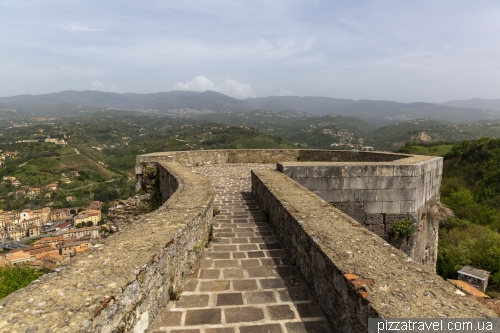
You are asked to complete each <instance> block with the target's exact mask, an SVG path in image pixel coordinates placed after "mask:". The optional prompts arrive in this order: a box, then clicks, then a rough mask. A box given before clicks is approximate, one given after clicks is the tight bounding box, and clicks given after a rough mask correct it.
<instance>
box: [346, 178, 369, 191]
mask: <svg viewBox="0 0 500 333" xmlns="http://www.w3.org/2000/svg"><path fill="white" fill-rule="evenodd" d="M368 180H369V178H367V177H358V178H344V182H343V184H342V189H343V190H364V189H367V188H368Z"/></svg>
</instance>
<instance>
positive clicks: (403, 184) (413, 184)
mask: <svg viewBox="0 0 500 333" xmlns="http://www.w3.org/2000/svg"><path fill="white" fill-rule="evenodd" d="M420 184H421V181H420V178H418V177H399V188H418V187H419V186H420Z"/></svg>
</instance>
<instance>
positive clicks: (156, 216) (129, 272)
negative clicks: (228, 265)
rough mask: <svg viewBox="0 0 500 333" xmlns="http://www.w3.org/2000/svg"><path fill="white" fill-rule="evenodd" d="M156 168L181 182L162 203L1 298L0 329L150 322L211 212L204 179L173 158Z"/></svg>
mask: <svg viewBox="0 0 500 333" xmlns="http://www.w3.org/2000/svg"><path fill="white" fill-rule="evenodd" d="M158 168H159V170H160V174H162V175H163V179H164V180H167V179H168V182H167V183H174V182H178V183H179V184H181V185H182V186H179V187H178V188H175V189H173V190H172V191H170V192H169V193H171V196H170V197H169V198H168V197H167V196H166V197H164V199H165V200H166V199H167V198H168V200H167V201H166V203H165V204H164V205H163V206H162V207H161V208H160V209H158V210H157V211H155V212H152V213H150V214H145V215H142V216H140V217H139V219H138V220H136V221H135V223H131V224H128V225H127V226H126V227H124V228H123V230H122V231H120V232H119V233H117V234H115V235H113V236H112V237H109V238H107V239H105V240H103V241H102V242H101V244H98V246H96V247H94V248H92V249H91V250H89V251H87V252H85V253H83V254H80V255H78V256H77V257H75V258H73V259H71V260H70V262H69V264H68V266H67V267H63V268H62V269H61V270H60V271H59V272H58V273H53V274H46V275H44V276H42V277H41V278H40V279H39V280H36V281H34V282H32V283H31V284H30V285H29V286H27V287H26V288H24V289H21V290H18V291H17V292H15V293H13V294H11V295H9V296H7V297H5V298H3V299H2V300H1V301H0V305H1V308H0V315H1V318H0V331H5V332H26V331H27V330H28V328H29V327H32V326H33V325H36V326H37V327H38V328H39V329H38V331H40V332H47V331H49V330H52V331H53V332H55V331H57V332H116V331H117V330H118V329H122V330H124V331H129V332H132V331H133V332H143V331H144V330H145V329H147V327H148V325H149V324H150V323H151V322H152V321H153V320H154V319H155V318H156V316H157V315H158V312H159V309H161V308H164V307H165V306H166V305H167V303H168V302H169V294H168V290H169V288H172V289H173V290H176V289H177V288H178V287H179V285H180V283H181V282H182V280H183V278H185V277H186V276H187V274H188V273H189V271H190V270H191V268H192V265H193V264H194V263H195V261H196V259H197V258H198V257H199V255H200V252H199V251H195V250H193V248H194V247H195V246H199V245H200V244H203V243H204V242H205V241H206V239H207V237H208V233H209V226H210V224H211V222H212V220H213V215H212V200H213V188H212V186H211V184H210V182H209V180H207V179H206V178H203V177H200V176H199V175H196V174H193V173H192V172H190V170H188V169H187V168H185V167H183V166H181V165H179V164H177V163H160V164H159V165H158ZM173 179H175V181H173ZM174 191H175V192H174ZM178 207H179V208H178ZM200 248H203V247H202V246H201V247H200ZM28 299H32V300H33V301H32V302H31V303H29V302H26V300H28ZM41 304H43V306H42V305H41ZM17 309H23V312H22V313H18V311H17Z"/></svg>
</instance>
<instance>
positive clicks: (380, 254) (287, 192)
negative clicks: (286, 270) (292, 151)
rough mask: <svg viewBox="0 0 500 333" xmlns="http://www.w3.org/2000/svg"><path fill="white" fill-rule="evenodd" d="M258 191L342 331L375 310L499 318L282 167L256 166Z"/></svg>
mask: <svg viewBox="0 0 500 333" xmlns="http://www.w3.org/2000/svg"><path fill="white" fill-rule="evenodd" d="M252 192H253V193H254V195H255V197H256V200H257V202H258V204H259V206H260V208H261V209H264V210H267V211H269V218H270V223H271V224H272V226H273V228H274V229H275V230H276V233H277V235H278V236H279V237H280V238H281V240H282V242H283V244H285V247H286V248H287V250H288V251H289V252H290V254H291V256H292V258H294V259H295V260H296V264H297V266H298V268H299V270H300V271H301V273H302V274H303V275H304V277H305V278H306V281H307V282H308V284H309V285H310V287H311V288H312V289H313V290H314V291H315V294H316V296H317V298H318V301H319V302H320V305H321V306H322V308H323V310H324V311H325V313H326V314H327V317H329V318H330V320H332V321H333V322H332V324H333V325H334V327H339V329H340V328H341V327H343V328H342V329H340V331H342V332H361V331H365V330H366V327H363V324H362V323H363V322H364V323H367V319H368V318H369V317H373V316H375V317H384V318H407V317H425V318H438V317H462V318H464V317H465V318H467V317H469V318H496V317H497V315H496V314H495V313H493V312H492V311H490V310H489V309H487V308H485V307H483V306H482V305H481V304H479V303H478V302H477V301H476V300H474V299H471V298H468V297H464V296H459V295H458V294H457V289H456V288H454V287H453V286H451V285H450V284H449V283H447V282H446V281H444V280H443V279H442V278H441V277H440V276H438V275H437V274H435V273H434V272H432V271H431V270H430V269H429V268H427V267H425V266H424V265H422V264H420V263H417V262H413V261H412V260H411V259H409V257H408V256H407V255H406V254H404V253H403V252H402V251H400V250H398V249H396V248H394V247H392V246H390V245H389V244H387V243H386V242H385V241H384V240H383V239H382V238H380V237H378V236H377V235H376V234H374V233H373V232H371V231H369V230H368V229H366V228H364V227H362V225H360V224H359V223H358V222H356V221H355V220H353V219H352V218H350V217H349V216H347V215H346V214H344V213H342V212H341V211H339V210H337V209H335V208H333V207H331V206H330V205H329V204H328V203H327V202H326V201H324V200H322V199H321V198H319V197H318V196H316V195H314V194H313V193H311V192H310V191H309V190H307V189H306V188H305V187H303V186H301V185H300V184H298V183H296V182H295V181H293V180H291V179H290V178H288V177H287V176H286V175H284V174H282V173H281V172H279V171H276V170H253V171H252ZM349 280H353V281H352V283H351V282H350V281H349ZM346 323H350V324H349V325H350V326H348V325H346ZM356 323H357V324H356ZM356 325H361V326H359V327H356Z"/></svg>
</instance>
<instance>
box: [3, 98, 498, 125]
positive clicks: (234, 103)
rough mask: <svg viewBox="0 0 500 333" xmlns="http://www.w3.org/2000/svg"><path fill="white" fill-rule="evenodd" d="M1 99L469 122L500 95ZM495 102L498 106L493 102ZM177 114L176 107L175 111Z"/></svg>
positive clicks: (27, 103) (43, 107) (485, 114)
mask: <svg viewBox="0 0 500 333" xmlns="http://www.w3.org/2000/svg"><path fill="white" fill-rule="evenodd" d="M0 103H4V104H7V105H11V106H17V107H19V108H21V109H24V110H26V111H30V112H33V113H35V114H40V115H49V113H50V106H56V105H57V106H58V107H57V109H58V110H61V106H64V105H68V106H70V105H71V106H85V107H106V108H107V107H109V108H117V109H126V110H139V111H147V110H158V112H159V113H168V112H169V110H172V109H187V108H189V109H196V110H213V111H214V112H232V111H247V110H256V109H261V110H268V111H284V112H292V111H294V112H296V111H299V112H306V113H309V114H312V115H326V114H338V115H345V116H351V117H356V118H360V119H362V120H365V121H367V122H369V123H371V124H373V125H375V126H383V125H389V124H395V123H399V122H402V121H406V120H410V119H422V118H428V119H439V120H445V121H453V122H461V123H465V122H474V121H478V120H493V119H500V100H479V99H474V100H470V101H450V102H446V103H443V104H432V103H420V102H418V103H398V102H391V101H371V100H359V101H354V100H348V99H336V98H329V97H297V96H271V97H259V98H247V99H244V100H239V99H236V98H232V97H229V96H226V95H224V94H221V93H217V92H214V91H205V92H193V91H171V92H159V93H153V94H135V93H127V94H118V93H110V92H100V91H63V92H59V93H51V94H43V95H20V96H13V97H3V98H0ZM496 105H498V106H496ZM177 114H178V113H177Z"/></svg>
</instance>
